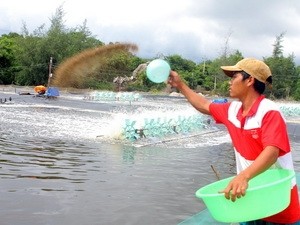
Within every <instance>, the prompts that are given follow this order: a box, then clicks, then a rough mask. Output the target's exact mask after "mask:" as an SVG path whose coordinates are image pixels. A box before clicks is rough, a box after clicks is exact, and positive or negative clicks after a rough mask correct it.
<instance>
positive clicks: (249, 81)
mask: <svg viewBox="0 0 300 225" xmlns="http://www.w3.org/2000/svg"><path fill="white" fill-rule="evenodd" d="M247 80H248V81H247V82H248V84H249V86H250V85H253V84H254V82H255V78H254V77H251V76H250V77H249V78H248V79H247Z"/></svg>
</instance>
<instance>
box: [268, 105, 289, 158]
mask: <svg viewBox="0 0 300 225" xmlns="http://www.w3.org/2000/svg"><path fill="white" fill-rule="evenodd" d="M262 144H263V147H264V148H265V147H267V146H275V147H277V148H279V149H280V150H281V154H284V153H286V152H289V151H290V144H289V138H288V132H287V126H286V123H285V121H284V119H283V117H282V116H281V114H280V112H279V111H275V110H274V111H269V112H268V113H267V114H266V115H265V116H264V118H263V121H262Z"/></svg>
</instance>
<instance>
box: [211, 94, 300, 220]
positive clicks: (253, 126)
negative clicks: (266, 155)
mask: <svg viewBox="0 0 300 225" xmlns="http://www.w3.org/2000/svg"><path fill="white" fill-rule="evenodd" d="M209 110H210V113H211V115H212V116H213V118H214V119H215V121H216V122H217V123H222V124H224V125H225V126H226V127H227V129H228V132H229V134H230V136H231V139H232V142H233V146H234V152H235V156H236V168H237V173H239V172H241V171H243V170H244V169H246V168H247V167H248V166H249V165H251V164H252V163H253V162H254V160H255V159H256V158H257V157H258V156H259V154H260V153H261V152H262V151H263V150H264V149H265V148H266V147H267V146H275V147H277V148H279V149H280V152H279V157H278V159H277V162H276V163H275V164H274V165H273V166H272V167H273V168H283V169H290V170H293V169H294V167H293V161H292V154H291V148H290V143H289V137H288V133H287V127H286V123H285V120H284V118H283V115H282V114H281V112H280V111H279V109H278V106H277V105H276V104H275V103H274V102H273V101H271V100H269V99H266V98H265V97H264V96H263V95H261V96H260V97H259V98H258V99H257V100H256V102H255V103H254V104H253V106H252V108H251V109H250V111H249V113H248V115H247V116H246V117H243V116H242V103H241V102H239V101H233V102H230V103H225V104H216V103H211V104H210V108H209ZM264 220H266V221H269V222H275V223H294V222H297V221H299V220H300V206H299V197H298V190H297V186H296V179H293V181H292V189H291V203H290V205H289V206H288V208H287V209H285V210H284V211H282V212H280V213H278V214H276V215H274V216H271V217H268V218H265V219H264Z"/></svg>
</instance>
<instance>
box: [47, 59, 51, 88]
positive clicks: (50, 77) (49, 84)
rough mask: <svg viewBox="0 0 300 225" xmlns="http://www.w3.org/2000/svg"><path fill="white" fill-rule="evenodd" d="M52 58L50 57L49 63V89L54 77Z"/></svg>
mask: <svg viewBox="0 0 300 225" xmlns="http://www.w3.org/2000/svg"><path fill="white" fill-rule="evenodd" d="M51 71H52V57H50V62H49V74H48V84H47V88H49V87H50V80H51V77H52V72H51Z"/></svg>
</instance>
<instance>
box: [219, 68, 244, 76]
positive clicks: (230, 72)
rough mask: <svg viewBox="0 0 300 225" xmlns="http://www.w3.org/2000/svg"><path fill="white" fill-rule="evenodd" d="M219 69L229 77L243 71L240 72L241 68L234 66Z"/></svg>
mask: <svg viewBox="0 0 300 225" xmlns="http://www.w3.org/2000/svg"><path fill="white" fill-rule="evenodd" d="M221 69H222V70H223V72H224V73H225V74H226V75H227V76H229V77H232V76H233V74H235V73H236V72H241V71H243V70H241V68H238V67H236V66H221Z"/></svg>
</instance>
